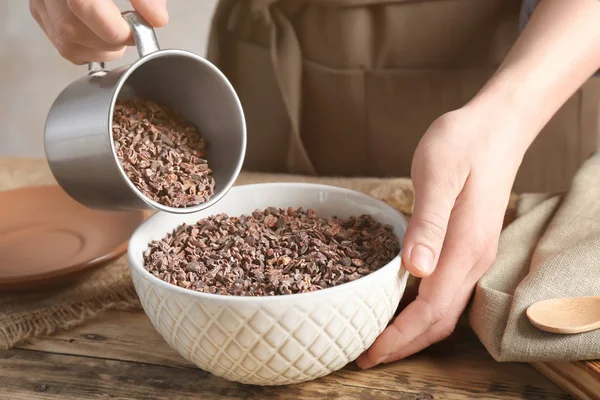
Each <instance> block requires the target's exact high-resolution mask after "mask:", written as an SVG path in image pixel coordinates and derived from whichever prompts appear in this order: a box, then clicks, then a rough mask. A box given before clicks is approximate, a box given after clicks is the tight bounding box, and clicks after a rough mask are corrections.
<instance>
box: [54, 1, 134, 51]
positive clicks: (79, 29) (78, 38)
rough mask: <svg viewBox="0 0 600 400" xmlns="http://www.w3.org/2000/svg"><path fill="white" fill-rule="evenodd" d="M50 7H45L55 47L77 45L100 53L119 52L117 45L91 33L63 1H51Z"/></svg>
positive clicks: (119, 48)
mask: <svg viewBox="0 0 600 400" xmlns="http://www.w3.org/2000/svg"><path fill="white" fill-rule="evenodd" d="M46 1H47V2H50V1H51V3H52V5H51V6H50V7H46V9H47V12H48V17H49V19H50V21H51V24H52V26H53V27H55V30H56V42H57V47H58V46H59V45H63V46H66V45H69V44H71V43H75V44H79V45H81V46H84V47H89V48H92V49H98V50H100V51H119V50H121V49H122V48H123V46H122V45H119V44H111V43H108V42H106V41H104V40H102V39H101V38H100V37H99V36H97V35H96V34H95V33H94V32H92V31H91V29H90V28H88V27H87V26H86V25H85V24H84V23H83V22H82V21H81V20H80V19H79V18H78V17H77V16H76V15H75V14H73V12H72V11H71V10H70V9H69V7H68V5H67V3H66V2H65V1H52V0H46Z"/></svg>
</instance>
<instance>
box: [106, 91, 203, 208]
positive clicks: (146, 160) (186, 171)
mask: <svg viewBox="0 0 600 400" xmlns="http://www.w3.org/2000/svg"><path fill="white" fill-rule="evenodd" d="M112 132H113V140H114V146H115V150H116V152H117V157H118V159H119V161H120V162H121V165H122V166H123V169H124V170H125V173H126V174H127V177H128V178H129V179H130V180H131V182H132V183H133V184H134V185H135V186H136V187H137V188H138V189H139V190H140V191H141V192H142V193H143V194H144V195H145V196H147V197H149V198H150V199H152V200H154V201H156V202H158V203H160V204H163V205H166V206H170V207H178V208H179V207H190V206H194V205H198V204H201V203H204V202H206V201H207V200H208V199H210V198H211V197H212V196H213V194H214V187H215V181H214V179H213V176H212V171H211V169H210V168H209V166H208V162H207V161H206V159H205V155H206V143H205V141H204V139H203V138H202V137H201V136H200V134H199V133H198V130H197V129H196V127H195V126H193V125H192V124H190V123H189V122H187V121H185V120H184V119H183V117H182V116H181V115H179V114H178V113H177V112H176V111H175V110H173V109H171V108H169V107H166V106H160V105H158V104H156V103H153V102H151V101H147V100H125V101H118V102H117V104H116V105H115V110H114V113H113V123H112Z"/></svg>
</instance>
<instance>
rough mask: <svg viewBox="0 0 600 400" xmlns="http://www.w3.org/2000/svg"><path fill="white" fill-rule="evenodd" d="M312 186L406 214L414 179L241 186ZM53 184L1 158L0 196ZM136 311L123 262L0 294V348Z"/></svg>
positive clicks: (40, 168) (269, 178)
mask: <svg viewBox="0 0 600 400" xmlns="http://www.w3.org/2000/svg"><path fill="white" fill-rule="evenodd" d="M308 180H310V181H311V182H318V183H323V184H329V185H335V186H341V187H345V188H349V189H354V190H359V191H362V192H364V193H367V194H370V195H371V196H374V197H376V198H379V199H382V200H384V201H387V202H388V203H389V204H391V205H392V206H394V207H396V208H397V209H399V210H400V211H402V212H404V213H406V214H408V213H410V211H411V207H412V201H413V195H412V193H413V192H412V184H411V182H410V180H409V179H371V178H364V179H363V178H360V179H344V178H339V179H338V178H330V179H327V178H310V179H308V178H304V177H299V176H288V175H285V176H284V175H281V176H280V175H274V174H268V175H267V174H251V173H244V174H242V175H241V176H240V177H239V179H238V181H237V182H236V184H238V185H240V184H249V183H258V182H276V181H299V182H306V181H308ZM51 183H55V181H54V179H53V178H52V175H51V173H50V171H49V169H48V167H47V164H46V162H45V161H41V160H19V159H2V158H0V190H9V189H14V188H18V187H23V186H33V185H40V184H51ZM0 206H2V205H1V204H0ZM0 268H2V266H1V265H0ZM412 282H414V280H413V281H412ZM137 307H139V303H138V299H137V295H136V293H135V290H134V288H133V283H132V282H131V276H130V274H129V267H128V266H127V260H126V258H125V256H123V257H121V258H119V259H118V260H116V261H114V262H111V263H109V264H107V265H105V266H102V267H99V268H95V269H93V270H91V271H89V272H87V273H84V274H81V275H80V276H78V277H77V279H75V280H74V281H73V282H70V283H69V285H68V286H66V287H62V288H55V289H49V290H48V289H43V290H40V291H36V292H33V293H28V294H15V293H2V294H0V348H4V349H6V348H10V347H12V346H14V345H15V344H17V343H19V342H21V341H22V340H24V339H26V338H28V337H31V336H38V335H44V334H50V333H52V332H54V331H55V330H57V329H66V328H70V327H73V326H75V325H78V324H81V323H82V322H84V321H86V320H88V319H90V318H94V317H95V316H97V315H98V314H99V313H100V312H102V311H104V310H107V309H114V308H137Z"/></svg>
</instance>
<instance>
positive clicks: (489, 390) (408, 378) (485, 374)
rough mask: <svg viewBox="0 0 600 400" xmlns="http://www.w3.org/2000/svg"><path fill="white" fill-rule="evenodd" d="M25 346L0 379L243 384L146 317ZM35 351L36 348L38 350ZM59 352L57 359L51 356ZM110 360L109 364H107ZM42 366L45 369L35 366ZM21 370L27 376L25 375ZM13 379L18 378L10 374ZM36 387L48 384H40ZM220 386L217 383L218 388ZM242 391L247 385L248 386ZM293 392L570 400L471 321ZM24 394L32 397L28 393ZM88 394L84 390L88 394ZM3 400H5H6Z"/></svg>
mask: <svg viewBox="0 0 600 400" xmlns="http://www.w3.org/2000/svg"><path fill="white" fill-rule="evenodd" d="M19 347H20V348H21V349H28V351H26V350H14V351H13V353H12V354H13V355H12V356H11V358H10V359H7V360H3V364H0V382H2V381H1V380H2V379H5V378H6V376H5V374H7V372H5V369H3V368H2V365H5V368H6V369H8V370H11V369H12V366H13V365H17V366H19V368H27V369H28V370H31V371H32V374H30V375H29V376H35V377H36V379H37V378H38V377H40V376H42V377H45V376H46V375H44V372H43V370H44V369H45V368H49V369H50V370H52V368H51V367H49V366H48V365H47V364H45V363H52V362H56V363H58V364H60V365H61V367H60V368H65V367H64V366H62V363H67V362H72V361H73V360H76V361H77V362H78V363H79V364H82V365H83V366H82V367H81V368H82V371H84V370H85V368H88V367H85V366H86V365H88V364H86V363H92V364H93V365H94V367H93V368H92V369H93V371H96V372H97V373H99V374H101V375H103V376H105V377H106V379H107V380H108V381H107V382H114V381H119V379H130V378H129V377H127V373H128V371H129V368H130V367H129V364H130V363H132V364H135V365H138V366H140V365H143V371H146V372H143V374H146V375H143V374H142V375H143V376H145V377H146V378H148V379H151V378H152V376H154V375H153V374H155V373H156V374H163V375H162V376H163V378H168V379H173V380H174V381H175V382H179V380H180V379H193V380H194V382H195V383H196V386H193V387H190V386H186V384H185V382H182V383H181V384H182V385H183V386H182V388H180V389H177V390H179V391H177V390H175V389H172V391H169V390H171V389H169V390H167V391H164V390H163V391H162V394H161V395H162V396H163V397H161V398H168V397H171V398H172V397H173V396H179V395H180V393H181V391H186V390H187V392H185V393H186V394H187V395H197V396H200V395H202V396H215V395H216V394H223V393H229V392H226V391H224V389H223V388H224V387H229V388H230V390H232V391H233V392H231V393H234V394H237V393H239V392H236V391H235V390H237V389H235V388H237V387H238V386H239V385H236V384H233V383H229V382H226V381H224V380H222V379H219V378H216V377H213V376H212V375H210V374H206V373H204V372H202V371H200V370H198V369H197V368H195V367H192V366H190V364H189V363H188V362H187V361H185V360H184V359H183V358H181V357H180V356H179V355H178V354H177V353H176V352H175V351H174V350H172V349H171V348H170V347H169V346H168V345H167V344H166V343H165V342H164V341H163V340H162V338H161V337H160V335H159V334H158V333H157V332H156V331H155V330H154V328H153V327H152V325H151V324H150V321H149V320H148V318H147V317H146V316H145V315H144V314H143V313H141V312H135V311H109V312H107V313H105V314H104V315H103V316H102V317H101V318H98V319H96V320H93V321H90V322H88V323H86V324H85V325H83V326H80V327H77V328H74V329H72V330H69V331H65V332H59V333H57V334H55V335H53V336H47V337H42V338H39V339H35V340H31V341H28V342H26V343H24V344H22V345H21V346H19ZM30 350H35V352H31V351H30ZM38 352H39V353H40V354H42V355H41V356H40V357H41V359H40V360H37V359H36V357H37V354H38ZM49 353H50V354H49ZM31 354H35V355H36V356H32V355H31ZM53 355H55V356H56V357H58V358H52V357H51V356H53ZM74 356H75V357H74ZM48 357H50V358H48ZM64 357H66V358H64ZM104 361H106V363H103V362H104ZM113 362H114V363H117V364H114V365H117V366H118V368H116V367H109V365H113V364H110V363H113ZM38 364H39V367H38V366H36V365H38ZM44 365H45V366H44ZM21 366H22V367H21ZM90 368H91V367H90ZM103 368H104V369H103ZM140 368H142V367H140ZM156 371H161V372H160V373H159V372H156ZM23 373H24V372H21V374H23ZM70 373H75V374H76V371H75V370H73V371H71V372H70ZM82 373H83V372H82ZM90 373H92V372H90ZM140 373H141V372H140ZM10 376H11V377H13V375H12V373H11V374H10ZM182 377H184V378H182ZM191 377H193V378H191ZM44 379H46V378H44ZM85 379H87V378H85ZM131 379H134V378H131ZM36 382H37V383H38V384H46V385H50V384H49V383H44V382H42V381H36ZM40 382H41V383H40ZM51 382H52V384H53V385H60V387H61V388H63V389H61V390H63V392H61V394H60V396H62V395H66V394H68V395H73V396H76V395H80V394H81V393H80V392H78V391H77V390H79V389H75V388H72V386H73V385H76V383H75V382H72V381H65V380H59V381H51ZM215 382H218V384H217V383H215ZM15 384H17V383H15ZM20 385H21V386H17V387H13V386H10V387H11V388H12V389H11V390H13V391H16V392H14V395H15V396H16V394H19V397H12V398H19V399H37V398H41V399H58V398H66V397H60V396H58V395H57V394H52V393H50V392H49V391H46V392H45V393H44V396H46V397H35V396H33V395H32V392H31V390H32V389H31V386H29V387H28V388H29V389H27V388H25V387H24V386H23V384H20ZM86 385H87V386H86V387H89V385H91V383H90V382H87V383H86ZM107 385H108V383H106V384H105V382H104V381H99V382H98V383H97V384H96V392H97V393H102V392H103V391H105V390H107V387H108V386H107ZM149 385H150V386H148V387H147V388H146V389H147V390H148V391H151V390H155V387H154V386H152V385H151V384H149ZM198 386H202V389H201V390H200V389H198ZM243 387H244V388H249V387H247V386H243ZM294 387H300V388H301V389H302V393H312V396H317V397H312V398H311V397H310V396H308V395H307V396H308V397H298V395H297V394H296V393H295V392H290V391H289V390H290V389H287V387H276V388H270V389H268V393H269V394H270V395H271V396H274V397H273V398H288V397H289V396H292V395H293V397H297V398H299V399H303V398H311V400H314V399H315V398H324V397H323V396H324V395H325V392H323V390H325V388H326V389H327V390H329V391H331V392H327V393H328V394H329V395H330V397H328V398H339V399H344V398H361V397H360V396H363V395H364V394H365V393H369V395H365V396H367V397H366V398H369V399H370V398H383V399H385V398H387V397H385V396H388V395H389V394H390V393H393V394H394V395H395V396H396V397H393V398H398V399H429V398H436V399H438V398H443V399H450V400H464V399H472V398H485V399H522V398H525V399H570V398H571V397H570V396H568V395H567V394H565V393H564V392H563V391H562V390H561V389H559V388H558V387H557V386H555V385H554V384H553V383H552V382H550V381H549V380H547V379H546V378H544V377H543V376H541V375H540V374H539V373H538V372H536V371H535V370H534V369H533V368H531V367H530V366H529V365H527V364H516V363H497V362H495V361H494V360H493V359H492V358H491V357H490V356H489V355H488V354H487V352H486V351H485V349H484V348H483V346H482V345H481V344H480V343H479V341H478V340H477V338H476V337H475V336H474V334H473V333H472V332H471V331H470V329H469V328H468V326H466V325H465V324H461V325H460V327H459V328H458V329H457V331H456V332H455V334H454V335H452V336H451V337H450V338H449V339H448V340H446V341H444V342H442V343H439V344H436V345H434V346H432V347H431V348H429V349H427V350H425V351H423V352H421V353H419V354H417V355H415V356H413V357H410V358H408V359H406V360H403V361H400V362H396V363H393V364H389V365H384V366H380V367H377V368H374V369H372V370H368V371H360V370H358V369H357V368H356V366H355V365H354V364H351V365H349V366H348V367H346V368H345V369H343V370H342V371H339V372H336V373H334V374H331V375H329V376H327V377H324V378H321V379H318V380H316V381H313V382H308V383H304V384H300V385H294ZM64 388H66V389H64ZM88 389H89V390H90V392H89V393H92V391H91V389H90V388H88ZM146 389H139V390H146ZM27 390H29V392H27ZM86 390H87V389H86ZM244 390H245V391H244V392H243V393H244V394H246V395H248V396H260V395H263V394H264V393H265V392H262V391H260V390H259V389H244ZM265 390H267V389H265ZM26 393H27V396H28V397H27V396H26V395H25V394H26ZM89 393H88V392H86V396H87V394H89ZM110 393H111V394H115V395H117V396H125V394H126V392H110ZM143 393H146V392H143ZM143 393H142V392H135V391H134V392H132V393H130V395H132V396H133V395H135V396H138V395H142V394H143ZM371 393H372V395H371ZM227 395H229V394H226V395H223V396H224V397H202V398H223V399H228V398H230V397H226V396H227ZM48 396H50V397H48ZM52 396H54V397H52ZM144 396H145V394H144ZM348 396H350V397H348ZM374 396H376V397H374ZM142 398H145V397H142ZM148 398H154V397H148ZM233 398H261V397H233ZM0 399H2V397H1V395H0Z"/></svg>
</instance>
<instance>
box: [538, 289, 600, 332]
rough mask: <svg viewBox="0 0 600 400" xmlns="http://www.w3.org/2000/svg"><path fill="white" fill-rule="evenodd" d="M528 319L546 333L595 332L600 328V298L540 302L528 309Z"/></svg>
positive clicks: (566, 298) (574, 298)
mask: <svg viewBox="0 0 600 400" xmlns="http://www.w3.org/2000/svg"><path fill="white" fill-rule="evenodd" d="M527 318H529V321H531V323H532V324H533V325H535V326H536V327H537V328H539V329H541V330H543V331H546V332H552V333H560V334H571V333H581V332H588V331H593V330H594V329H599V328H600V296H590V297H565V298H561V299H550V300H543V301H538V302H537V303H534V304H532V305H531V306H529V308H528V309H527Z"/></svg>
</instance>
